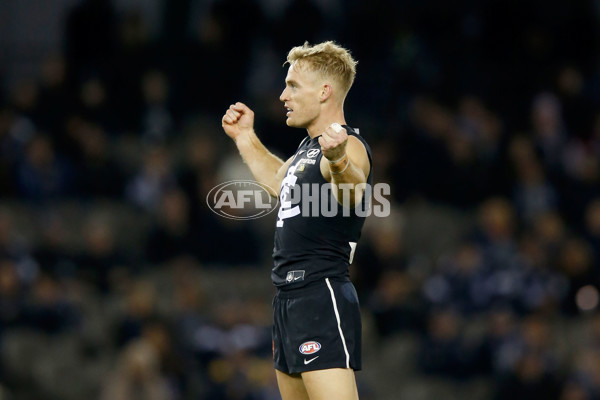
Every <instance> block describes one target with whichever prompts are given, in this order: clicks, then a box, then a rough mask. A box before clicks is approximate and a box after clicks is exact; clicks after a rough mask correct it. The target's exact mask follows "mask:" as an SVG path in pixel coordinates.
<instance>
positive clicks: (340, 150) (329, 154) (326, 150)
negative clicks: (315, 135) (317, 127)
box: [319, 122, 348, 161]
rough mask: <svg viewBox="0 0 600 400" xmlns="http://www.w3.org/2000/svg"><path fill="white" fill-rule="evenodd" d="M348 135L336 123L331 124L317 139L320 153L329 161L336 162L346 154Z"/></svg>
mask: <svg viewBox="0 0 600 400" xmlns="http://www.w3.org/2000/svg"><path fill="white" fill-rule="evenodd" d="M347 143H348V134H347V133H346V130H345V129H344V128H342V126H341V125H340V124H338V123H337V122H335V123H333V124H331V125H330V126H329V127H328V128H327V129H326V130H325V132H323V134H322V135H321V136H320V137H319V144H320V145H321V152H322V153H323V155H324V156H325V157H326V158H327V159H328V160H329V161H337V160H339V159H340V158H342V157H344V154H346V144H347Z"/></svg>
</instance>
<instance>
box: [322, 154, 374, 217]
mask: <svg viewBox="0 0 600 400" xmlns="http://www.w3.org/2000/svg"><path fill="white" fill-rule="evenodd" d="M328 164H329V172H330V174H331V183H332V185H333V193H334V195H335V197H336V199H337V200H338V202H339V203H341V204H342V205H344V206H346V207H350V208H352V207H355V206H356V204H359V203H360V202H361V200H362V196H363V193H364V190H365V184H366V181H367V179H366V177H365V174H364V172H363V170H362V169H361V168H359V167H358V166H357V165H356V164H355V163H353V162H352V160H351V159H350V158H349V157H348V155H344V156H343V157H342V158H341V159H340V160H338V161H337V162H333V163H332V162H328Z"/></svg>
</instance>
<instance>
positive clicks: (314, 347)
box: [299, 341, 321, 354]
mask: <svg viewBox="0 0 600 400" xmlns="http://www.w3.org/2000/svg"><path fill="white" fill-rule="evenodd" d="M299 350H300V353H302V354H314V353H316V352H317V351H319V350H321V343H319V342H314V341H310V342H304V343H302V344H301V345H300V349H299Z"/></svg>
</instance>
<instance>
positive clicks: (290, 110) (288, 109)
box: [285, 107, 294, 117]
mask: <svg viewBox="0 0 600 400" xmlns="http://www.w3.org/2000/svg"><path fill="white" fill-rule="evenodd" d="M285 109H286V110H287V112H286V113H285V115H286V116H288V117H289V116H290V114H291V113H292V112H293V111H294V110H292V109H291V108H289V107H286V108H285Z"/></svg>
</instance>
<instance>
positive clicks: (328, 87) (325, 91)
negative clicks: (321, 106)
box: [319, 83, 333, 102]
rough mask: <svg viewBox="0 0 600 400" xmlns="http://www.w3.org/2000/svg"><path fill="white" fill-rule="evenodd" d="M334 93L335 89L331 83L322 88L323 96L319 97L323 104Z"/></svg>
mask: <svg viewBox="0 0 600 400" xmlns="http://www.w3.org/2000/svg"><path fill="white" fill-rule="evenodd" d="M332 93H333V88H332V87H331V85H330V84H329V83H324V84H323V86H321V94H320V96H319V98H320V100H321V102H324V101H325V100H327V99H328V98H329V97H330V96H331V94H332Z"/></svg>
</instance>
